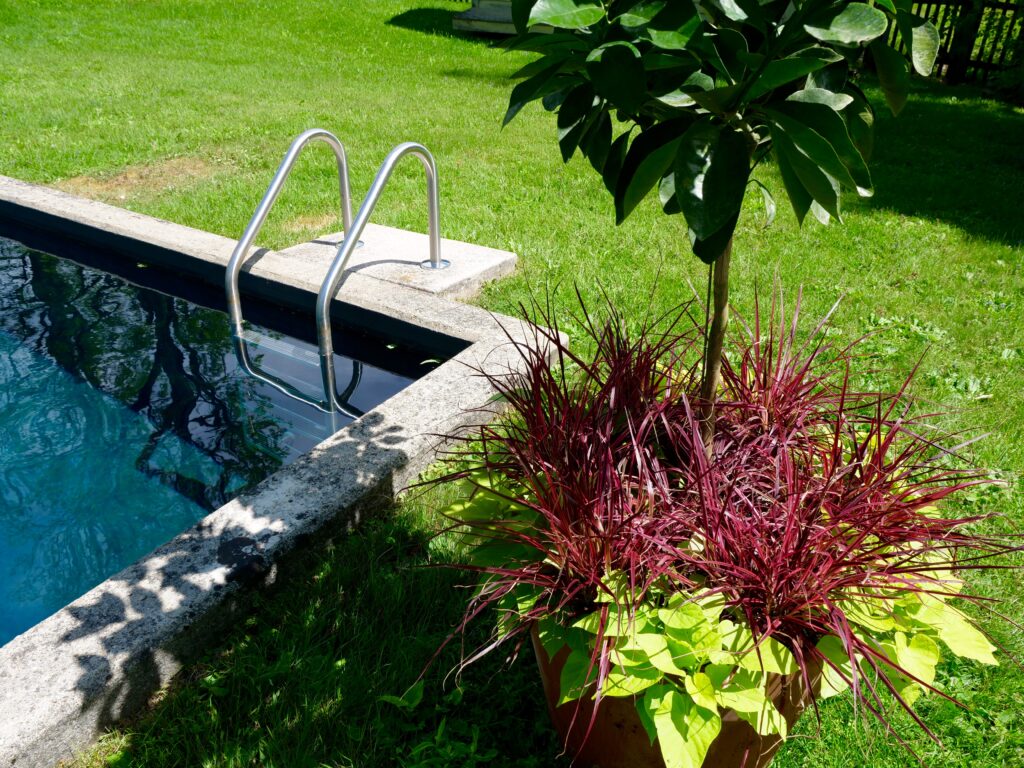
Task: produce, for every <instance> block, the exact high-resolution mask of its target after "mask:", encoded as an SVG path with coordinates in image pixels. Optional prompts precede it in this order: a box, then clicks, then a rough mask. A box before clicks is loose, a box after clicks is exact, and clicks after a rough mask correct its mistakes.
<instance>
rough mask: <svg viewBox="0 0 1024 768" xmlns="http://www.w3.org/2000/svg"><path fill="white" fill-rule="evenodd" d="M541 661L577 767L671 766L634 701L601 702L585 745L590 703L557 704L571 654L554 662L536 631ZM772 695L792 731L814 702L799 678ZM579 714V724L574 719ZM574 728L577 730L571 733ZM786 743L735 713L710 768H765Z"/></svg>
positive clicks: (777, 680) (778, 679) (781, 679)
mask: <svg viewBox="0 0 1024 768" xmlns="http://www.w3.org/2000/svg"><path fill="white" fill-rule="evenodd" d="M530 639H531V641H532V643H533V651H534V654H535V656H536V657H537V667H538V668H539V669H540V676H541V681H542V682H543V685H544V696H545V698H546V699H547V704H548V712H549V713H550V715H551V720H552V722H553V723H554V725H555V730H557V731H558V735H559V736H560V737H561V739H562V743H563V744H564V745H565V751H566V754H567V755H569V756H570V757H574V760H573V765H574V766H576V768H665V762H664V761H663V760H662V759H661V751H660V749H659V747H658V744H657V742H655V743H654V744H651V742H650V739H648V737H647V731H646V730H645V729H644V726H643V724H642V723H641V722H640V716H639V715H638V714H637V711H636V704H635V702H634V699H633V698H631V697H630V698H620V697H608V698H606V699H604V700H603V701H602V702H601V706H600V708H599V709H598V711H597V718H596V720H595V721H594V726H593V728H591V730H590V735H589V737H587V738H586V740H585V741H584V737H585V736H586V733H587V727H588V725H589V723H590V718H591V714H592V712H593V702H592V700H590V699H583V700H582V701H578V702H577V701H571V702H568V703H566V704H563V705H562V706H560V707H559V706H556V704H557V702H558V696H559V681H560V678H561V674H562V667H563V666H564V665H565V660H566V659H567V658H568V656H569V649H568V648H563V649H562V650H561V651H559V652H558V653H557V654H555V657H554V658H553V659H549V658H548V655H547V653H546V652H545V651H544V647H543V646H542V645H541V643H540V639H539V637H538V635H537V629H536V627H534V628H533V630H532V631H531V633H530ZM768 692H769V695H770V696H771V699H772V701H773V702H774V703H775V707H776V708H777V709H778V710H779V711H780V712H781V713H782V715H783V716H784V717H785V718H786V722H787V724H788V725H789V727H790V728H792V727H793V725H794V724H795V723H796V721H797V719H798V718H799V717H800V715H801V714H802V713H803V711H804V710H805V709H806V708H807V707H808V706H809V705H810V704H811V700H812V694H811V692H810V691H808V689H807V685H806V683H805V682H804V679H803V677H802V676H801V675H799V674H794V675H774V676H772V679H771V680H770V682H769V685H768ZM574 716H575V722H574V721H573V718H574ZM570 727H571V730H570ZM781 745H782V739H781V738H780V737H778V736H761V735H760V734H758V733H757V731H755V730H754V729H753V728H752V727H750V725H748V724H747V723H746V722H745V721H743V720H740V719H739V718H738V717H737V716H736V714H735V713H734V712H731V711H727V710H726V711H723V712H722V730H721V731H720V732H719V734H718V737H717V738H716V739H715V740H714V742H712V744H711V748H710V749H709V750H708V754H707V756H706V757H705V758H704V766H705V767H706V768H765V766H767V765H769V764H770V763H771V761H772V758H773V757H775V752H776V751H777V750H778V748H779V747H780V746H781Z"/></svg>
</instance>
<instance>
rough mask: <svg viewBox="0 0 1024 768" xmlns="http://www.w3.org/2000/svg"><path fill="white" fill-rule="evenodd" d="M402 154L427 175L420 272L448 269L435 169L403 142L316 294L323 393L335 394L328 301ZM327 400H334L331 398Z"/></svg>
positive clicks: (426, 154) (420, 149) (430, 159)
mask: <svg viewBox="0 0 1024 768" xmlns="http://www.w3.org/2000/svg"><path fill="white" fill-rule="evenodd" d="M406 155H412V156H413V157H415V158H417V159H418V160H419V161H420V163H421V164H422V165H423V170H424V171H425V172H426V175H427V218H428V222H427V227H428V229H427V232H428V237H429V240H430V259H429V260H428V261H424V262H422V263H421V264H420V266H421V267H423V268H424V269H444V268H446V267H448V266H449V262H447V261H445V260H444V259H442V258H441V232H440V224H439V219H440V215H439V203H438V194H437V166H436V164H435V163H434V156H433V155H431V154H430V150H428V149H427V148H426V147H424V146H423V145H422V144H417V143H415V142H412V141H407V142H405V143H404V144H399V145H398V146H397V147H395V148H394V149H393V150H391V153H390V154H389V155H388V156H387V157H386V158H385V159H384V162H383V163H382V164H381V166H380V170H378V171H377V175H376V177H374V179H373V184H372V185H371V186H370V191H369V192H367V194H366V198H365V199H364V200H363V204H362V205H361V206H359V213H357V214H356V219H355V221H354V222H353V223H352V227H351V229H346V230H345V232H346V235H345V239H344V240H343V241H342V242H341V244H340V245H339V246H338V252H337V254H335V256H334V261H333V262H332V263H331V268H330V269H329V270H328V271H327V275H326V276H325V277H324V281H323V283H321V285H320V294H319V295H318V296H317V298H316V333H317V340H318V342H319V345H320V373H321V375H322V377H323V384H324V392H326V393H331V394H333V393H334V392H336V391H337V390H336V388H335V375H334V339H333V338H332V336H331V317H330V307H331V301H332V300H333V299H334V294H335V293H337V292H338V287H339V286H340V284H341V278H342V275H343V274H344V273H345V268H346V267H347V266H348V262H349V259H350V258H351V257H352V252H353V251H354V250H355V248H356V244H357V243H358V242H359V237H360V235H362V234H363V230H364V229H365V228H366V224H367V222H368V221H369V220H370V214H372V213H373V209H374V208H375V207H376V205H377V201H378V200H379V199H380V196H381V193H382V192H383V191H384V187H385V186H387V183H388V180H389V179H390V178H391V173H392V172H393V171H394V170H395V166H396V165H397V164H398V161H399V160H401V159H402V158H403V157H405V156H406ZM328 399H329V400H330V401H332V402H333V401H334V398H333V397H329V398H328Z"/></svg>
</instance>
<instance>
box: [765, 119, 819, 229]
mask: <svg viewBox="0 0 1024 768" xmlns="http://www.w3.org/2000/svg"><path fill="white" fill-rule="evenodd" d="M775 138H776V139H777V138H778V137H777V136H776V137H775ZM772 152H773V155H774V157H775V165H776V166H778V169H779V175H780V176H781V177H782V185H783V187H785V189H786V196H787V197H788V198H789V202H790V204H791V205H792V206H793V213H795V214H796V220H797V223H799V224H803V223H804V217H805V216H806V215H807V211H809V210H810V209H811V203H812V202H813V200H814V199H813V198H812V197H811V193H810V192H808V191H807V189H806V188H805V187H804V185H803V182H802V181H800V177H799V176H797V173H796V169H794V168H793V165H792V163H790V162H789V158H788V156H787V155H786V153H785V152H783V149H782V144H780V143H779V142H778V141H774V142H773V143H772Z"/></svg>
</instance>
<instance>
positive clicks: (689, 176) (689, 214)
mask: <svg viewBox="0 0 1024 768" xmlns="http://www.w3.org/2000/svg"><path fill="white" fill-rule="evenodd" d="M749 174H750V151H749V149H748V147H747V140H746V138H745V137H744V136H743V134H741V133H740V132H738V131H735V130H733V129H731V128H729V127H726V126H722V125H719V124H716V123H714V122H712V121H711V120H700V121H698V122H697V123H694V124H693V125H692V126H691V127H690V128H689V130H687V131H686V133H685V134H684V135H683V138H682V141H681V142H680V145H679V149H678V151H677V154H676V162H675V177H676V178H675V183H676V197H677V198H678V200H679V206H680V207H681V208H682V210H683V215H684V216H685V217H686V223H687V224H688V225H689V227H690V229H692V230H693V232H694V233H695V234H696V236H697V237H698V238H700V239H706V238H709V237H710V236H711V235H713V234H714V233H716V232H718V231H719V230H721V229H722V227H724V226H725V225H726V224H727V223H728V222H729V221H730V220H733V219H735V217H736V215H737V213H738V212H739V210H740V208H741V207H742V205H743V194H744V192H745V191H746V188H747V177H748V176H749ZM729 234H732V233H731V232H730V233H729Z"/></svg>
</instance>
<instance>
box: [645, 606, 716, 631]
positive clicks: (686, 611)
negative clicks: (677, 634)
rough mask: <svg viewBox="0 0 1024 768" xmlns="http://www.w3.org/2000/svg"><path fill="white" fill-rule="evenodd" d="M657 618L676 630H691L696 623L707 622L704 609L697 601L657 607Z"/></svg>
mask: <svg viewBox="0 0 1024 768" xmlns="http://www.w3.org/2000/svg"><path fill="white" fill-rule="evenodd" d="M670 606H671V603H670ZM658 618H659V619H661V621H662V623H663V624H664V625H665V627H667V628H669V629H678V630H691V629H693V628H695V627H697V626H698V625H701V624H707V623H708V618H707V616H705V615H704V611H702V610H701V608H700V606H699V605H697V603H683V604H682V605H677V606H675V607H669V608H659V609H658ZM716 621H717V619H716Z"/></svg>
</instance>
